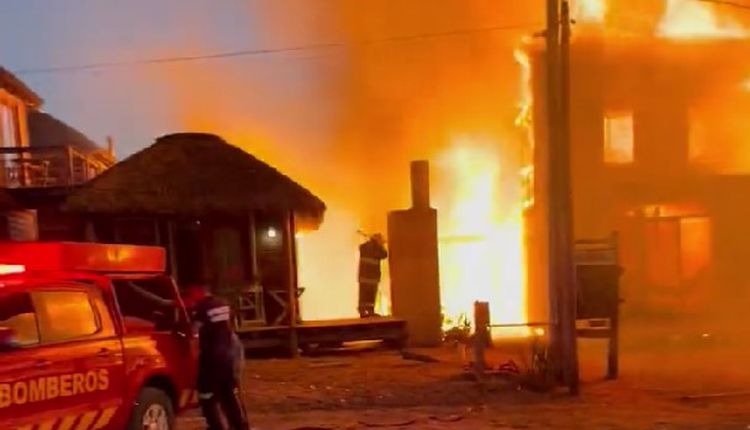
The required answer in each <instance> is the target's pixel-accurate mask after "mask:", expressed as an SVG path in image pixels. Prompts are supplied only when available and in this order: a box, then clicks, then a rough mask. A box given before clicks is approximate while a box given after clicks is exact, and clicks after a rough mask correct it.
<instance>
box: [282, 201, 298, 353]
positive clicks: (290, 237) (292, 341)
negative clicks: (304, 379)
mask: <svg viewBox="0 0 750 430" xmlns="http://www.w3.org/2000/svg"><path fill="white" fill-rule="evenodd" d="M294 230H295V229H294V213H293V212H289V213H287V214H286V220H285V222H284V239H285V245H286V252H287V266H288V269H289V274H288V278H289V279H288V283H287V293H288V294H287V295H288V298H289V354H290V355H291V356H292V358H298V357H299V339H298V338H297V267H296V265H295V261H296V257H295V249H294V248H295V247H294V233H295V232H294Z"/></svg>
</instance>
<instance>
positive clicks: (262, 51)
mask: <svg viewBox="0 0 750 430" xmlns="http://www.w3.org/2000/svg"><path fill="white" fill-rule="evenodd" d="M536 27H537V25H536V24H532V23H529V24H515V25H498V26H493V27H482V28H471V29H462V30H451V31H444V32H436V33H422V34H412V35H402V36H391V37H386V38H381V39H373V40H363V41H356V42H327V43H312V44H305V45H298V46H289V47H284V48H258V49H246V50H239V51H226V52H217V53H210V54H202V55H184V56H173V57H162V58H151V59H143V60H131V61H112V62H101V63H90V64H82V65H75V66H53V67H44V68H34V69H20V70H16V71H14V72H13V73H14V74H17V75H36V74H50V73H65V72H78V71H87V70H99V69H108V68H115V67H129V66H142V65H156V64H169V63H187V62H191V61H205V60H216V59H222V58H236V57H251V56H261V55H272V54H281V53H292V52H302V51H319V50H326V49H334V48H346V47H350V46H358V45H374V44H380V43H398V42H409V41H414V40H420V39H435V38H443V37H452V36H462V35H471V34H480V33H491V32H495V31H508V30H524V29H531V28H536Z"/></svg>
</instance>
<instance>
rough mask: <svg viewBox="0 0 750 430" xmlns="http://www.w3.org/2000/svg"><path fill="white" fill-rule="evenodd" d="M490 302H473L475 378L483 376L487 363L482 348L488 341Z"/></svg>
mask: <svg viewBox="0 0 750 430" xmlns="http://www.w3.org/2000/svg"><path fill="white" fill-rule="evenodd" d="M489 328H490V304H489V303H487V302H474V342H472V343H473V346H474V372H475V374H476V376H477V379H482V378H483V377H484V370H485V369H486V368H487V364H486V362H485V360H484V350H485V349H486V348H487V346H488V345H489V342H490V332H489Z"/></svg>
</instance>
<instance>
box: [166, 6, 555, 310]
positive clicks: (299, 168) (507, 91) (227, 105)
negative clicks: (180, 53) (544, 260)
mask: <svg viewBox="0 0 750 430" xmlns="http://www.w3.org/2000/svg"><path fill="white" fill-rule="evenodd" d="M528 3H530V2H503V4H502V7H499V6H498V2H496V1H490V0H471V1H467V0H440V1H436V2H425V1H420V0H398V1H395V0H368V1H365V2H359V1H357V2H353V1H349V0H320V1H315V2H310V1H305V0H279V1H259V2H253V3H251V5H250V6H248V13H249V14H254V16H255V17H256V18H255V20H254V21H255V22H257V23H259V27H257V28H255V32H254V39H255V40H254V42H255V43H257V44H259V45H261V46H264V47H270V48H273V47H288V46H300V45H314V44H326V43H336V44H340V46H338V47H333V48H321V49H310V50H304V51H295V52H285V53H277V54H271V55H267V56H263V57H257V58H256V57H253V58H234V59H231V60H227V61H222V60H218V61H214V62H205V63H189V64H175V65H169V66H166V67H161V68H158V69H154V70H153V71H152V72H153V76H151V79H152V80H157V81H160V82H163V84H164V85H165V86H166V87H168V88H169V89H170V93H171V97H170V99H171V101H172V102H173V109H174V110H175V112H176V115H177V117H178V122H179V124H180V125H179V128H181V129H188V130H199V131H208V132H214V133H218V134H221V135H222V136H224V137H225V138H226V139H227V140H229V141H230V142H232V143H235V144H238V145H240V146H242V147H243V148H244V149H246V150H248V151H249V152H251V153H253V154H255V155H256V156H258V157H260V158H261V159H264V160H265V161H267V162H269V163H271V164H273V165H275V166H277V167H278V168H280V169H282V170H283V171H284V172H286V173H288V174H290V175H291V176H292V177H293V178H295V179H296V180H298V181H299V182H301V183H302V184H303V185H305V186H307V187H309V188H310V189H311V190H312V191H313V192H315V193H316V194H318V195H319V196H320V197H321V198H323V200H324V201H326V203H327V204H328V206H329V217H328V221H327V223H329V224H327V225H326V226H324V227H323V229H322V230H321V231H320V232H316V233H313V234H309V235H305V237H304V238H302V239H301V240H300V247H301V248H300V249H301V254H304V255H302V256H301V262H302V263H301V264H302V267H301V272H302V273H301V275H300V276H301V282H302V284H303V286H305V287H306V288H307V290H306V292H305V295H304V296H303V313H304V316H306V317H311V316H312V317H342V316H350V315H351V314H352V313H353V312H354V311H355V309H356V304H355V300H356V294H353V292H355V291H356V252H357V245H358V241H359V240H360V238H359V237H358V236H357V233H356V228H361V229H363V230H365V231H370V232H375V231H381V232H382V231H385V229H386V225H385V220H386V215H387V212H388V211H390V210H393V209H399V208H403V207H408V206H409V204H410V202H409V201H408V163H409V161H411V160H413V159H428V160H432V161H433V162H435V164H434V169H433V179H434V180H436V181H438V182H441V181H440V176H441V171H440V169H441V165H440V160H441V159H442V158H444V156H443V155H442V154H443V153H444V152H445V151H449V150H450V149H451V148H453V147H454V146H456V145H462V146H468V147H471V146H472V145H474V146H476V148H477V149H478V150H481V151H486V150H487V149H486V148H487V147H488V146H489V147H490V149H491V150H492V153H493V157H496V158H497V159H498V160H499V162H500V167H499V175H498V177H497V178H496V181H498V184H497V188H498V189H502V190H503V191H502V192H500V193H497V195H495V196H492V198H495V199H497V200H498V206H499V207H500V208H501V210H500V211H499V212H502V211H503V210H502V208H505V210H506V211H510V210H511V208H514V207H515V206H517V202H518V200H519V198H520V197H519V196H520V189H519V188H520V185H519V176H518V172H519V169H520V156H521V146H520V145H521V139H520V137H521V136H520V131H519V130H517V129H516V128H515V126H514V118H515V116H516V114H517V110H518V104H519V99H520V95H521V92H522V89H521V76H520V70H519V68H518V65H517V64H516V63H515V61H514V57H513V50H514V48H515V47H517V46H518V44H519V43H520V40H521V39H522V38H523V37H524V36H526V35H528V34H531V33H533V32H536V31H538V30H540V29H541V27H542V25H543V21H544V20H543V17H542V15H541V12H542V10H541V8H539V7H532V6H530V5H529V4H528ZM500 27H508V28H509V29H496V30H491V29H492V28H500ZM200 38H201V35H196V39H197V42H198V46H200V41H199V40H200ZM447 175H448V174H447V173H446V176H447ZM442 182H443V183H445V182H446V181H444V180H443V181H442ZM436 191H437V193H436V194H438V195H437V198H436V202H435V203H436V205H437V206H441V205H443V206H445V205H450V204H451V201H452V200H453V199H455V196H450V195H446V194H445V193H440V190H436ZM441 194H442V198H441ZM440 200H442V201H440ZM439 209H442V208H440V207H439ZM342 230H346V231H342ZM350 230H351V231H350ZM347 250H348V251H347ZM342 254H343V255H342ZM322 273H327V274H329V275H328V276H327V277H326V276H322V275H321V274H322ZM383 290H384V294H385V295H386V296H387V291H388V288H387V285H385V286H384V288H383ZM332 293H333V294H336V295H337V296H339V297H342V299H341V300H342V301H346V302H348V303H347V304H346V305H345V306H344V307H341V306H339V305H337V308H336V309H333V308H331V307H330V306H329V307H328V309H327V310H321V307H323V308H325V303H326V299H327V298H329V297H330V295H331V294H332ZM343 298H347V299H343ZM386 301H387V300H386ZM346 309H349V311H348V312H347V311H346ZM382 310H386V309H382Z"/></svg>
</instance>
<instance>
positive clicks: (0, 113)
mask: <svg viewBox="0 0 750 430" xmlns="http://www.w3.org/2000/svg"><path fill="white" fill-rule="evenodd" d="M0 146H3V147H5V148H13V147H16V146H21V144H20V141H19V127H18V111H17V110H16V108H15V107H13V106H10V105H7V104H3V103H0Z"/></svg>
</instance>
